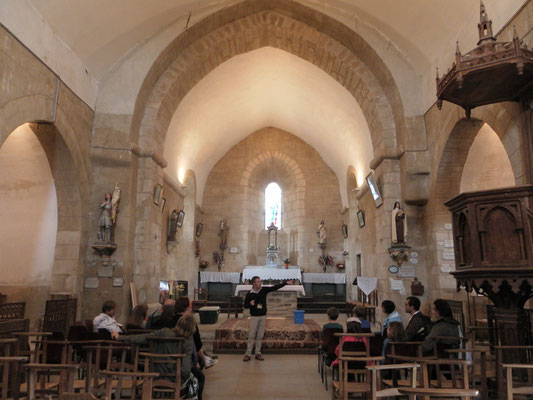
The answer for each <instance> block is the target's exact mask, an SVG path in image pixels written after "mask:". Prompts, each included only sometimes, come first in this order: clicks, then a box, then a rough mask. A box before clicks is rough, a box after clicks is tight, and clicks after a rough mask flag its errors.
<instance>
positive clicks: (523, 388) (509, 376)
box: [502, 364, 533, 400]
mask: <svg viewBox="0 0 533 400" xmlns="http://www.w3.org/2000/svg"><path fill="white" fill-rule="evenodd" d="M502 368H503V370H504V371H505V382H506V386H507V391H506V392H507V400H513V399H514V397H515V395H520V396H525V395H533V383H531V382H533V379H532V376H533V365H531V364H502ZM513 369H518V370H526V372H527V376H528V384H527V385H524V384H522V385H518V386H515V384H514V382H513Z"/></svg>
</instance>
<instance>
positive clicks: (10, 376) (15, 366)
mask: <svg viewBox="0 0 533 400" xmlns="http://www.w3.org/2000/svg"><path fill="white" fill-rule="evenodd" d="M24 362H28V357H0V366H1V371H2V381H1V382H0V388H1V394H2V397H0V398H1V399H7V398H8V393H9V392H11V397H12V398H13V399H15V400H18V398H19V388H20V374H19V373H18V371H19V366H20V364H21V363H24Z"/></svg>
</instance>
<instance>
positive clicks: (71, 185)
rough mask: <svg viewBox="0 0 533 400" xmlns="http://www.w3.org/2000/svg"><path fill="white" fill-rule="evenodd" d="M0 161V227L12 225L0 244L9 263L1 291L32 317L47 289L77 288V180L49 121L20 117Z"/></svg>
mask: <svg viewBox="0 0 533 400" xmlns="http://www.w3.org/2000/svg"><path fill="white" fill-rule="evenodd" d="M0 164H2V168H1V169H0V170H1V171H4V172H3V174H5V175H6V176H3V177H2V179H1V181H2V189H0V193H1V194H0V203H1V204H2V210H4V211H7V212H8V214H4V215H1V216H0V220H2V225H3V226H5V227H8V226H10V224H11V225H13V226H12V227H11V228H9V229H6V230H4V234H6V233H9V235H13V236H12V237H11V238H10V240H4V239H7V238H3V240H2V241H1V243H2V244H1V245H0V253H2V254H3V257H6V258H5V260H6V262H5V263H2V265H4V266H5V267H6V268H9V274H7V273H6V274H4V276H5V277H9V281H8V279H7V278H6V280H5V281H4V282H5V283H6V284H9V286H11V287H9V288H6V289H4V288H3V290H2V291H4V290H5V291H6V292H7V293H10V292H11V293H14V297H12V298H14V299H20V300H21V301H26V302H27V310H28V316H29V317H38V316H40V315H42V313H43V312H44V309H43V307H44V303H42V302H40V303H39V304H37V303H36V301H38V300H41V299H42V298H47V297H49V294H50V293H51V292H69V293H73V294H76V293H79V292H80V290H81V286H82V284H81V281H82V277H83V265H82V262H81V256H82V252H83V250H84V246H85V245H84V243H83V242H82V240H83V238H84V234H83V232H84V226H83V218H82V206H81V188H80V180H79V176H78V173H77V168H76V166H75V163H74V160H73V157H72V154H71V152H70V150H69V148H68V146H67V144H66V143H65V141H64V140H63V137H62V135H61V134H60V133H59V131H58V129H57V128H56V127H55V126H54V125H53V124H48V123H40V124H38V123H25V124H23V125H21V126H20V127H18V128H17V129H15V130H14V131H13V132H12V133H11V135H10V136H9V137H8V138H7V139H6V140H5V141H4V143H3V145H2V146H1V147H0ZM9 197H15V199H12V200H16V201H10V200H9ZM17 210H19V211H23V212H22V213H20V212H17ZM13 222H15V223H13ZM20 246H22V247H20ZM19 281H20V282H19ZM17 287H18V288H17Z"/></svg>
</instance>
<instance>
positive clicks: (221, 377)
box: [203, 354, 331, 400]
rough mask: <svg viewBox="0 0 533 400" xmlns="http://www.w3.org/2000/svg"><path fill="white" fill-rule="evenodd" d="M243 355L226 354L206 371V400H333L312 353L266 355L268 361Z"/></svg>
mask: <svg viewBox="0 0 533 400" xmlns="http://www.w3.org/2000/svg"><path fill="white" fill-rule="evenodd" d="M242 357H243V356H242V355H240V354H238V355H234V354H222V355H220V359H219V361H218V363H217V364H216V365H215V366H214V367H212V368H210V369H208V370H206V371H204V372H205V375H206V385H205V390H204V396H203V398H204V399H205V400H214V399H216V400H230V399H254V400H255V399H264V400H267V399H268V400H270V399H272V400H274V399H277V400H282V399H302V400H304V399H306V400H310V399H312V400H315V399H316V400H318V399H324V400H325V399H330V398H331V388H329V391H327V392H326V390H325V389H324V385H323V384H322V381H321V380H320V375H319V374H318V372H317V357H316V355H312V354H266V355H265V356H264V357H265V361H257V360H255V359H253V358H252V360H251V361H249V362H243V361H242Z"/></svg>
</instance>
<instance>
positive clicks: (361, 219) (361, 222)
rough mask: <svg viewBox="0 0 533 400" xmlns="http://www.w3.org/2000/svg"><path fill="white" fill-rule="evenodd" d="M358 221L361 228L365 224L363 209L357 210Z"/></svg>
mask: <svg viewBox="0 0 533 400" xmlns="http://www.w3.org/2000/svg"><path fill="white" fill-rule="evenodd" d="M357 221H358V222H359V227H360V228H362V227H363V226H365V213H364V212H363V211H361V210H359V211H357Z"/></svg>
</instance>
